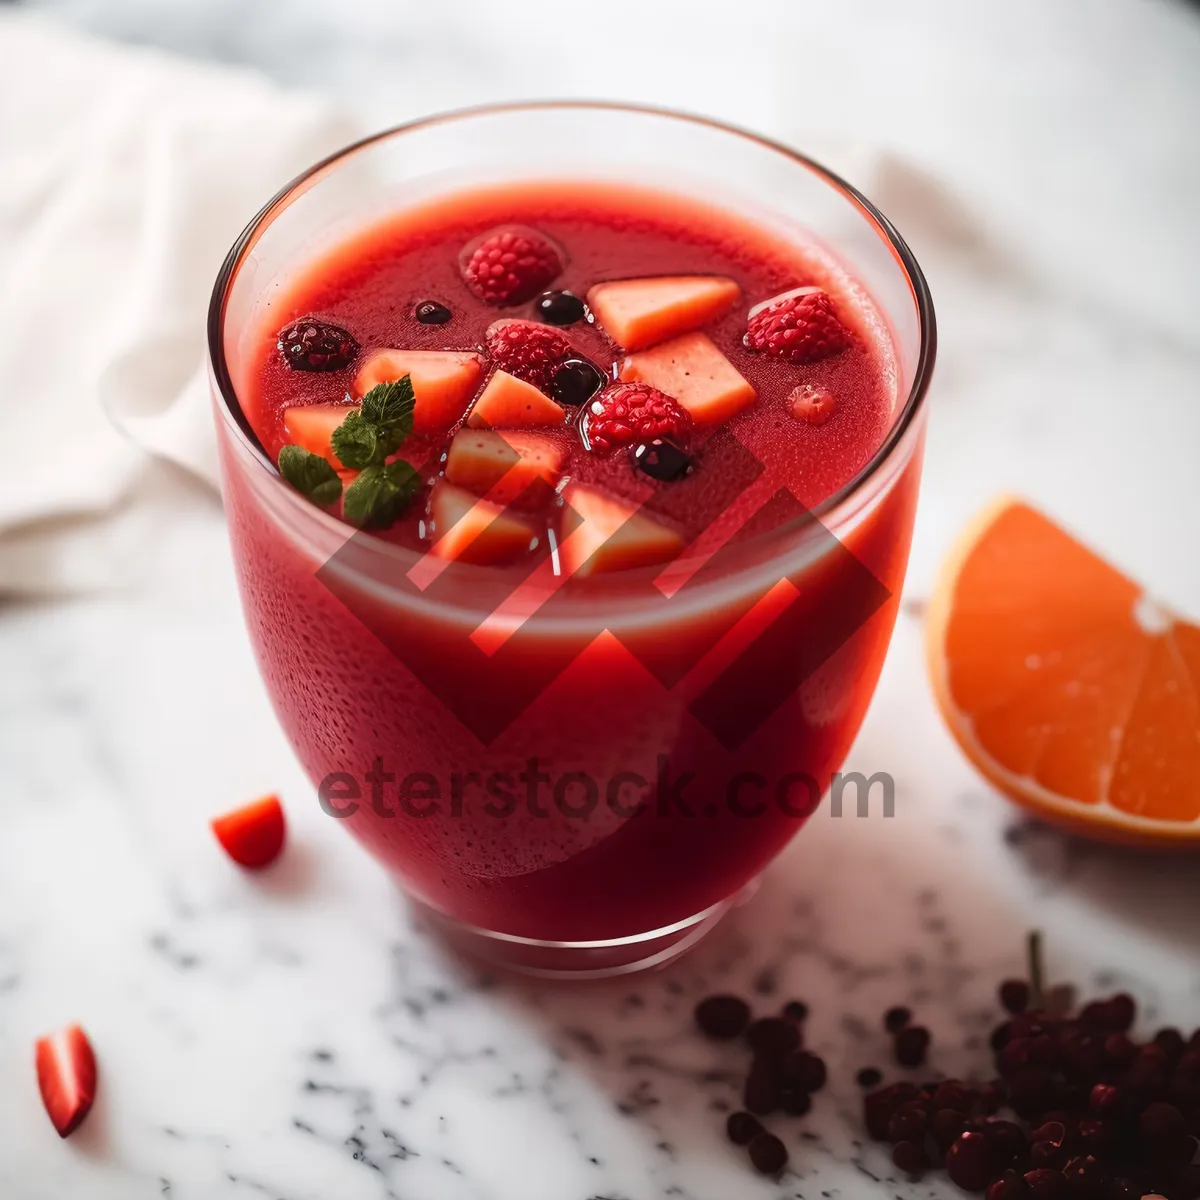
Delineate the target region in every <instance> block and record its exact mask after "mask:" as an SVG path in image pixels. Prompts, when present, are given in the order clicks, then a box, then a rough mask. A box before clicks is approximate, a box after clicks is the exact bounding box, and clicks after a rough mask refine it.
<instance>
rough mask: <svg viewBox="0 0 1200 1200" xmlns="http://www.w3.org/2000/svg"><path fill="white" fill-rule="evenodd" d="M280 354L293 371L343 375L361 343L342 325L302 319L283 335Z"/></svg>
mask: <svg viewBox="0 0 1200 1200" xmlns="http://www.w3.org/2000/svg"><path fill="white" fill-rule="evenodd" d="M279 353H280V354H282V355H283V358H284V361H285V362H286V363H287V365H288V366H289V367H291V368H292V370H293V371H340V370H341V369H342V368H343V367H348V366H349V365H350V363H351V361H352V360H353V359H354V356H355V355H356V354H357V353H358V343H357V342H356V341H355V340H354V338H353V337H351V335H350V334H349V333H347V332H346V330H344V329H343V328H342V327H341V326H340V325H331V324H330V323H329V322H328V321H318V320H317V319H316V318H315V317H302V318H301V319H300V320H299V321H293V322H292V323H291V324H290V325H289V326H288V327H287V328H286V329H281V330H280V331H279Z"/></svg>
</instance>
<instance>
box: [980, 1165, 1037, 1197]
mask: <svg viewBox="0 0 1200 1200" xmlns="http://www.w3.org/2000/svg"><path fill="white" fill-rule="evenodd" d="M1028 1197H1029V1188H1028V1187H1026V1185H1025V1180H1024V1179H1023V1178H1022V1177H1021V1176H1020V1175H1018V1174H1017V1173H1016V1171H1005V1172H1004V1174H1003V1175H1002V1176H1001V1177H1000V1178H999V1179H997V1180H996V1181H995V1182H994V1183H992V1184H990V1185H989V1186H988V1190H987V1195H986V1196H985V1197H984V1200H1028Z"/></svg>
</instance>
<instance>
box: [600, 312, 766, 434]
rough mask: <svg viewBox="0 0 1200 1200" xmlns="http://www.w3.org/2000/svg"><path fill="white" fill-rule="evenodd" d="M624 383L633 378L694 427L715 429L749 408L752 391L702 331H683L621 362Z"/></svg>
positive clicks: (751, 400)
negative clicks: (671, 401) (669, 400)
mask: <svg viewBox="0 0 1200 1200" xmlns="http://www.w3.org/2000/svg"><path fill="white" fill-rule="evenodd" d="M619 374H620V377H621V378H622V379H637V380H641V381H642V382H643V383H648V384H650V385H651V387H656V388H658V389H659V391H662V392H666V393H667V395H668V396H674V397H675V399H676V400H677V401H678V402H679V403H680V404H681V405H682V406H683V407H684V408H685V409H687V411H688V413H689V414H690V415H691V418H692V420H693V421H695V422H696V424H697V425H717V424H720V423H721V422H722V421H728V420H729V418H730V417H732V416H734V415H736V414H737V413H739V412H741V411H742V409H744V408H748V407H749V406H750V405H751V404H753V403H754V401H755V399H756V398H757V393H756V392H755V390H754V388H753V387H752V386H751V385H750V384H749V383H748V382H747V381H746V380H745V379H743V378H742V376H741V375H739V374H738V371H737V368H736V367H735V366H734V365H733V363H731V362H730V361H729V359H727V358H726V357H725V355H723V354H722V353H721V351H720V350H718V349H717V347H716V346H715V345H714V344H713V341H712V339H711V338H710V337H708V336H707V335H706V334H703V333H685V334H684V335H683V336H682V337H677V338H674V339H673V340H672V341H669V342H663V344H662V345H661V346H655V347H654V349H653V350H643V351H641V352H640V353H638V354H631V355H630V356H629V357H628V358H626V359H625V361H624V362H622V363H621V369H620V372H619Z"/></svg>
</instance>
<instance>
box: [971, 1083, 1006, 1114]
mask: <svg viewBox="0 0 1200 1200" xmlns="http://www.w3.org/2000/svg"><path fill="white" fill-rule="evenodd" d="M1006 1094H1007V1093H1006V1092H1005V1088H1004V1083H1003V1081H1002V1080H999V1079H993V1080H992V1081H991V1082H990V1083H985V1084H984V1085H983V1087H981V1088H980V1089H979V1091H978V1092H976V1094H975V1106H976V1108H978V1109H979V1111H980V1112H981V1113H982V1114H983V1115H984V1116H985V1117H990V1116H991V1115H992V1114H993V1113H996V1112H999V1111H1000V1109H1001V1108H1002V1107H1003V1105H1004V1100H1005V1096H1006Z"/></svg>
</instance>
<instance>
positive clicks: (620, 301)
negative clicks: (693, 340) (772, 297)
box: [587, 275, 742, 350]
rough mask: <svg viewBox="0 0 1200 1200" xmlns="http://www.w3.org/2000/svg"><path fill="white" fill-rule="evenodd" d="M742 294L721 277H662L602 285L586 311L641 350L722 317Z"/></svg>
mask: <svg viewBox="0 0 1200 1200" xmlns="http://www.w3.org/2000/svg"><path fill="white" fill-rule="evenodd" d="M741 294H742V290H741V288H739V287H738V285H737V284H736V283H734V282H733V280H732V279H726V278H725V277H724V276H723V275H664V276H660V277H656V278H652V279H620V280H615V281H613V282H612V283H598V284H596V286H595V287H593V288H591V289H590V290H589V291H588V294H587V302H588V307H589V308H590V309H591V310H592V312H593V314H594V315H595V317H596V320H597V321H599V322H600V324H601V325H602V326H603V327H604V329H605V331H606V332H607V333H608V335H609V337H611V338H612V339H613V341H614V342H616V343H617V345H619V346H621V347H622V348H623V349H625V350H642V349H644V348H645V347H646V346H653V345H654V344H655V343H656V342H661V341H664V340H665V339H666V338H672V337H676V336H677V335H678V334H681V333H687V332H688V330H690V329H699V328H700V326H701V325H707V324H708V323H709V321H713V320H716V318H717V317H720V316H724V315H725V313H727V312H728V311H729V310H730V309H731V308H732V307H733V306H734V304H736V303H737V300H738V297H739V296H740V295H741Z"/></svg>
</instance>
